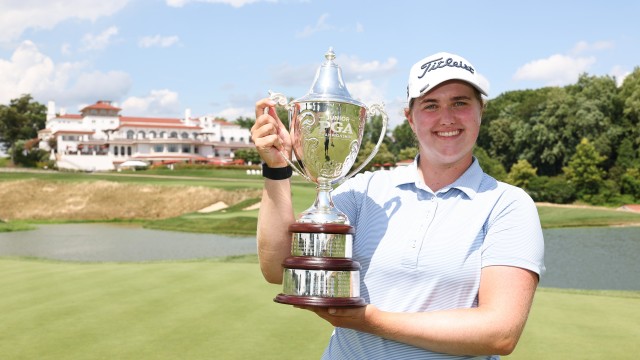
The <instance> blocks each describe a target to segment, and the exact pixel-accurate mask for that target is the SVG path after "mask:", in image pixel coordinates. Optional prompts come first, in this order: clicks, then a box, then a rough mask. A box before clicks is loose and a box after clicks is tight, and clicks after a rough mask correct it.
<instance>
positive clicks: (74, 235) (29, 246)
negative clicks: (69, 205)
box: [0, 224, 256, 262]
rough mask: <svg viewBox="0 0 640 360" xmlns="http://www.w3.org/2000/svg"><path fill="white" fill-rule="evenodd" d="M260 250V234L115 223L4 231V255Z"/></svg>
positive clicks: (85, 256)
mask: <svg viewBox="0 0 640 360" xmlns="http://www.w3.org/2000/svg"><path fill="white" fill-rule="evenodd" d="M255 253H256V238H255V236H251V237H232V236H224V235H215V234H194V233H185V232H174V231H160V230H149V229H143V228H141V227H137V226H136V227H133V226H122V225H111V224H62V225H39V226H38V228H37V229H36V230H31V231H16V232H8V233H0V256H34V257H41V258H47V259H55V260H69V261H115V262H121V261H124V262H127V261H153V260H183V259H200V258H211V257H222V256H231V255H244V254H255Z"/></svg>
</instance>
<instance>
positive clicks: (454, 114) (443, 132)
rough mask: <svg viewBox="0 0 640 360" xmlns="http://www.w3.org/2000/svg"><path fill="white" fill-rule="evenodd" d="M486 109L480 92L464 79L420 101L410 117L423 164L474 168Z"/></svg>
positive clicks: (407, 113)
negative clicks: (484, 109) (474, 159)
mask: <svg viewBox="0 0 640 360" xmlns="http://www.w3.org/2000/svg"><path fill="white" fill-rule="evenodd" d="M482 107H483V105H482V101H481V98H480V96H479V95H478V93H477V90H475V88H474V87H473V86H471V85H469V84H468V83H466V82H464V81H460V80H450V81H447V82H444V83H442V84H440V85H438V86H437V87H435V88H433V90H431V91H429V92H428V93H426V94H425V95H423V96H421V97H419V98H416V99H415V100H414V101H413V102H412V104H411V107H410V108H409V109H408V110H407V112H406V116H407V120H408V121H409V124H410V125H411V128H412V129H413V132H414V133H415V134H416V137H417V138H418V143H419V145H420V159H421V165H422V164H423V161H424V164H425V165H426V164H428V165H429V166H436V167H446V168H449V167H453V166H461V167H464V168H465V169H466V167H468V166H469V165H471V161H472V158H473V146H474V145H475V143H476V140H477V138H478V133H479V131H480V120H481V116H482Z"/></svg>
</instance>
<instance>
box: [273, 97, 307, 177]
mask: <svg viewBox="0 0 640 360" xmlns="http://www.w3.org/2000/svg"><path fill="white" fill-rule="evenodd" d="M269 99H271V100H273V101H275V102H276V104H277V105H281V106H284V108H285V109H287V111H289V117H291V104H289V103H287V97H286V96H284V94H282V93H277V92H273V91H271V90H269ZM268 112H269V109H267V108H265V109H264V113H265V114H266V113H268ZM289 121H291V119H289ZM278 152H279V153H280V155H282V158H283V159H284V161H286V162H287V164H288V165H289V166H291V168H292V169H293V170H294V171H295V172H297V173H298V174H299V175H300V176H302V177H303V178H305V179H306V180H307V181H310V182H313V180H311V178H310V177H309V176H307V174H305V173H304V171H302V168H300V167H299V166H298V165H297V164H295V163H294V162H293V161H291V160H289V157H288V156H287V154H285V153H284V152H283V151H282V150H279V151H278ZM292 153H293V149H292ZM294 156H295V155H294Z"/></svg>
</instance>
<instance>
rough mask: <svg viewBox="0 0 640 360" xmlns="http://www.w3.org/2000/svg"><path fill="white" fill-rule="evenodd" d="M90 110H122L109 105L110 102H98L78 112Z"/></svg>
mask: <svg viewBox="0 0 640 360" xmlns="http://www.w3.org/2000/svg"><path fill="white" fill-rule="evenodd" d="M90 109H95V110H115V111H120V110H122V109H120V108H118V107H115V106H113V105H111V101H107V100H98V102H97V103H95V104H93V105H89V106H85V107H84V108H83V109H82V110H80V112H84V111H85V110H90Z"/></svg>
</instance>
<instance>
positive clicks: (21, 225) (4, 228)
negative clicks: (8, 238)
mask: <svg viewBox="0 0 640 360" xmlns="http://www.w3.org/2000/svg"><path fill="white" fill-rule="evenodd" d="M35 228H36V227H35V226H34V225H31V224H27V223H25V222H23V221H12V222H4V221H3V220H1V219H0V232H9V231H24V230H33V229H35Z"/></svg>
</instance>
